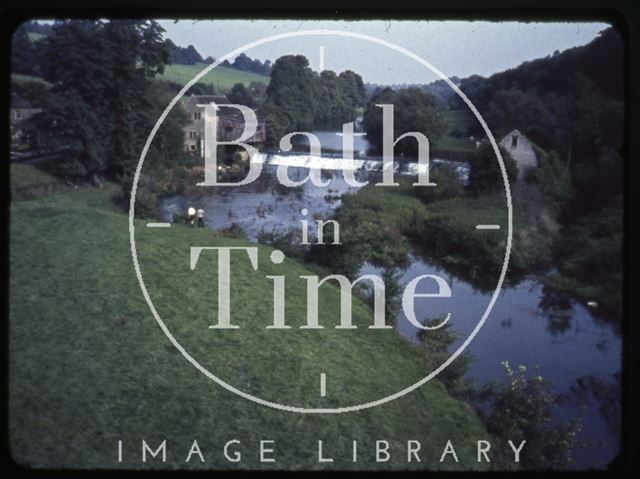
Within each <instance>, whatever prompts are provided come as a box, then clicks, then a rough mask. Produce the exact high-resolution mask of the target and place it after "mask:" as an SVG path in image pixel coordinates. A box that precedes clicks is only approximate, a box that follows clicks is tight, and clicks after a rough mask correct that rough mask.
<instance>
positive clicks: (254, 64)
mask: <svg viewBox="0 0 640 479" xmlns="http://www.w3.org/2000/svg"><path fill="white" fill-rule="evenodd" d="M222 66H224V67H229V68H235V69H236V70H240V71H243V72H251V73H257V74H258V75H269V74H270V73H271V62H270V61H269V60H266V61H265V62H264V63H262V62H261V61H260V60H258V59H257V58H254V59H251V58H249V57H248V56H247V55H246V54H244V53H241V54H240V55H238V56H237V57H236V58H235V59H234V60H233V62H229V60H225V61H224V62H222Z"/></svg>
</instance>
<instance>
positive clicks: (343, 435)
mask: <svg viewBox="0 0 640 479" xmlns="http://www.w3.org/2000/svg"><path fill="white" fill-rule="evenodd" d="M15 178H19V177H15ZM117 193H118V189H117V188H116V187H115V186H112V185H109V186H108V187H107V188H106V189H104V190H101V191H100V190H96V189H77V190H69V191H65V192H63V193H57V194H54V195H51V196H49V197H46V198H42V199H39V200H26V201H18V202H14V203H13V204H12V205H11V224H10V356H9V357H10V366H9V376H10V383H9V384H10V387H9V391H10V398H9V399H10V401H9V426H10V446H11V452H12V454H13V457H14V458H15V460H17V461H18V462H20V463H22V464H27V465H29V466H33V467H50V468H58V467H74V468H104V467H110V468H111V467H113V468H116V467H126V468H141V467H147V468H154V467H163V465H162V464H160V463H159V461H154V462H153V463H147V464H146V465H142V464H141V459H140V444H141V442H140V441H141V440H142V439H145V440H147V441H149V442H151V443H153V444H154V445H157V444H159V443H160V442H161V441H162V440H163V439H167V447H168V457H167V462H168V463H169V467H171V468H174V467H187V468H247V467H263V468H271V469H286V468H310V469H318V468H327V467H333V468H337V469H349V468H362V469H372V468H377V467H380V468H434V469H440V468H442V469H449V468H457V469H469V468H477V467H481V465H478V463H476V452H475V441H476V440H478V439H483V438H487V439H488V437H487V434H486V432H485V431H484V430H483V428H482V426H481V424H480V422H479V421H478V419H477V417H476V416H475V414H474V413H473V412H472V410H471V409H470V408H469V406H467V405H465V404H464V403H461V402H459V401H456V400H454V399H452V398H451V397H450V396H449V395H448V394H447V392H446V390H445V389H444V387H443V386H442V385H441V384H440V383H439V382H438V381H432V382H429V383H428V384H427V385H425V386H423V387H421V388H420V389H418V390H417V391H414V392H413V393H411V394H409V395H407V396H405V397H403V398H401V399H398V400H396V401H393V402H391V403H388V404H385V405H383V406H378V407H376V408H373V409H370V410H366V411H361V412H355V413H349V414H340V415H299V414H293V413H287V412H282V411H276V410H273V409H270V408H266V407H263V406H259V405H256V404H254V403H252V402H249V401H247V400H245V399H242V398H239V397H237V396H235V395H234V394H232V393H230V392H227V391H226V390H224V389H223V388H222V387H220V386H218V385H216V384H214V383H213V382H212V381H210V380H209V379H207V378H205V377H204V376H203V375H202V374H201V373H200V372H198V371H197V370H196V369H195V368H194V367H193V366H192V365H190V364H189V363H188V362H187V361H186V360H185V359H184V358H183V357H182V356H181V355H180V354H179V353H178V352H177V351H176V350H175V349H174V348H173V346H172V345H171V344H170V343H169V341H168V339H167V338H166V337H165V336H164V334H163V333H162V331H161V330H160V328H159V327H158V325H157V324H156V323H155V321H154V319H153V317H152V315H151V313H150V311H149V309H148V307H147V305H146V303H145V302H144V300H143V297H142V294H141V292H140V289H139V286H138V283H137V280H136V277H135V274H134V270H133V265H132V261H131V253H130V247H129V234H128V219H127V216H126V215H124V214H123V213H122V212H121V211H119V210H118V209H117V208H116V207H115V206H114V203H113V201H112V200H111V197H112V196H113V195H115V194H117ZM136 230H137V244H138V255H139V260H140V266H141V269H142V273H143V275H144V278H145V282H146V285H147V288H148V290H149V293H150V295H151V297H152V299H153V301H154V304H155V306H156V308H157V310H158V312H159V314H160V315H161V316H162V317H163V319H164V320H165V322H166V324H167V327H168V328H169V329H170V330H171V331H172V332H173V334H174V335H175V337H176V338H177V339H178V340H179V341H180V342H181V344H182V345H183V346H184V347H185V348H186V349H187V350H188V351H189V352H190V353H191V354H192V355H193V357H194V358H196V359H197V360H198V361H200V363H201V364H202V365H203V366H205V367H207V368H209V369H210V370H211V371H212V372H213V373H214V374H217V375H219V377H221V378H222V379H224V380H226V381H228V382H230V383H232V384H233V385H235V386H236V387H238V388H240V389H242V390H244V391H247V392H249V393H252V394H256V395H259V396H260V397H262V398H265V399H269V400H275V401H280V402H285V403H289V404H296V405H301V406H305V407H336V406H344V405H350V404H354V403H359V402H361V401H366V400H372V399H378V398H381V397H383V396H385V395H387V394H389V393H391V392H394V391H397V390H399V389H400V388H401V387H406V386H408V385H410V384H412V383H413V382H415V381H416V380H417V379H418V378H420V377H422V376H423V375H424V370H423V366H422V358H421V356H420V352H419V351H418V350H417V348H415V347H414V346H412V345H411V344H409V343H408V342H407V341H405V340H404V339H402V338H401V337H400V336H399V335H397V333H395V331H393V330H383V331H380V330H370V329H366V327H365V326H366V325H368V324H370V322H371V318H372V311H371V308H370V307H369V306H368V305H366V304H365V303H363V302H362V301H361V300H358V299H354V304H353V313H354V324H356V325H358V326H359V328H358V329H357V330H336V329H334V328H333V327H332V325H333V324H336V320H337V317H338V316H339V298H338V296H339V294H338V290H337V288H336V287H335V286H333V285H331V286H329V285H327V286H323V288H322V290H321V303H320V304H321V305H322V308H321V311H320V324H324V325H326V328H325V329H323V330H300V329H298V326H299V325H301V324H302V323H303V322H304V321H305V315H306V302H305V299H304V298H305V282H304V281H302V280H301V279H299V278H298V276H299V275H303V274H313V273H310V272H309V271H308V270H307V269H306V267H305V266H304V265H302V264H300V263H297V262H295V261H293V260H288V259H287V260H285V262H284V263H283V264H282V265H274V264H272V263H271V262H270V261H269V260H268V257H269V256H268V255H269V252H270V249H269V248H266V247H260V248H259V269H258V271H254V270H253V269H252V268H251V266H250V264H249V261H248V259H247V257H246V255H245V254H244V253H243V254H238V255H235V253H234V256H233V257H232V275H231V284H232V295H231V311H232V322H233V323H234V324H238V325H240V326H241V328H240V329H237V330H226V331H215V330H210V329H208V325H210V324H212V323H214V322H215V311H216V308H217V304H216V294H215V291H216V282H217V281H216V278H217V276H216V269H215V265H216V261H215V259H214V256H213V255H209V254H207V253H211V252H204V253H202V257H201V259H200V261H199V263H198V266H197V268H196V269H195V271H191V270H190V268H189V251H190V249H189V248H190V246H192V245H199V246H224V245H226V246H246V245H248V243H247V242H245V241H244V240H240V239H232V238H227V237H224V236H221V235H219V234H216V233H214V232H212V231H210V230H208V229H201V230H198V229H190V228H187V227H185V226H179V225H174V226H173V227H172V228H170V229H168V228H162V229H149V228H145V223H144V222H143V221H137V222H136ZM268 274H271V275H274V274H276V275H280V274H282V275H285V277H286V282H287V288H286V293H287V298H288V300H287V309H286V317H287V323H288V324H291V325H292V326H293V327H292V329H290V330H286V331H275V330H266V329H265V326H266V325H267V324H269V323H270V322H271V316H272V303H271V298H272V295H273V293H272V286H271V280H268V279H267V278H266V277H265V275H268ZM328 352H330V353H329V354H328ZM322 372H324V373H326V375H327V396H326V397H320V394H319V375H320V373H322ZM120 439H121V440H123V441H124V444H125V449H124V460H123V462H122V463H121V464H120V463H118V462H117V460H116V457H117V456H116V454H117V452H116V451H117V449H116V446H117V441H118V440H120ZM194 439H197V440H198V441H199V443H200V447H201V448H202V449H203V454H204V456H205V459H206V461H207V462H206V463H204V464H201V463H200V461H199V460H198V459H197V457H195V458H194V460H192V461H191V462H190V463H188V464H185V463H184V461H185V458H186V456H187V453H188V451H189V448H190V446H191V443H192V441H193V440H194ZM230 439H239V440H240V441H241V443H242V446H241V449H242V454H243V456H242V462H241V463H239V464H233V463H229V462H226V461H225V460H224V458H223V455H222V446H223V445H224V443H225V442H226V441H228V440H230ZM261 439H270V440H275V449H276V453H275V455H276V459H277V462H276V463H275V464H260V463H259V462H258V457H257V455H258V449H257V447H258V442H259V441H260V440H261ZM319 439H321V440H323V441H324V444H325V454H330V455H332V457H334V459H335V462H334V463H333V464H329V465H327V464H318V462H317V452H316V448H317V441H318V440H319ZM409 439H416V440H419V441H421V443H422V451H421V453H420V454H421V459H422V463H420V464H418V463H415V462H413V463H411V464H407V463H406V441H407V440H409ZM448 439H451V441H452V442H453V444H454V446H455V447H456V452H457V454H458V457H459V459H460V463H459V464H456V463H455V462H453V461H452V460H449V461H445V462H444V463H439V462H438V460H439V458H440V455H441V454H442V450H443V447H444V445H445V444H446V441H447V440H448ZM352 440H358V441H359V442H360V446H359V448H360V449H359V462H358V463H355V464H354V463H352V462H351V455H350V452H349V451H350V448H351V444H352ZM376 440H388V441H389V442H390V444H391V447H390V452H391V461H389V462H386V463H379V464H376V463H375V458H374V452H373V451H374V450H373V448H374V446H375V441H376ZM164 467H167V466H166V465H165V466H164Z"/></svg>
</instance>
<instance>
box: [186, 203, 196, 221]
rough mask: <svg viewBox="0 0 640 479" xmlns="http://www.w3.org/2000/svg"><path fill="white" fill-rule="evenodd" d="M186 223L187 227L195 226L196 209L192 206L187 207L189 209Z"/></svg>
mask: <svg viewBox="0 0 640 479" xmlns="http://www.w3.org/2000/svg"><path fill="white" fill-rule="evenodd" d="M187 221H188V223H189V226H193V225H194V224H195V221H196V209H195V208H194V207H193V206H189V209H188V210H187Z"/></svg>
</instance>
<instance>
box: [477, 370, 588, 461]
mask: <svg viewBox="0 0 640 479" xmlns="http://www.w3.org/2000/svg"><path fill="white" fill-rule="evenodd" d="M502 364H503V366H504V368H505V371H506V374H507V383H506V384H504V385H502V386H494V390H493V392H492V394H491V397H492V405H491V412H490V413H489V414H488V416H486V417H485V418H484V420H483V422H484V423H485V425H486V427H487V430H488V431H489V433H491V434H492V435H493V436H495V437H500V438H509V439H510V440H511V441H513V443H514V444H516V445H518V444H520V442H521V441H527V442H526V445H525V448H526V454H521V456H520V463H518V464H515V463H514V462H513V457H512V456H510V454H511V453H510V451H509V450H506V451H505V450H501V451H496V457H495V459H493V460H492V461H493V462H492V467H493V468H494V469H497V470H513V469H515V468H518V467H519V468H521V469H523V470H525V471H532V470H534V471H535V470H553V471H559V470H563V469H567V468H568V467H569V465H570V463H571V451H572V449H573V446H574V443H575V438H576V434H577V433H578V432H579V430H580V421H579V420H572V421H568V422H563V423H561V424H558V425H554V424H553V422H552V420H553V409H554V405H555V403H556V401H557V400H558V398H557V397H556V396H555V395H554V394H553V393H552V392H551V385H550V384H549V383H548V382H546V381H545V380H544V379H543V378H542V377H541V376H540V375H538V374H534V375H533V376H530V377H527V369H526V367H525V366H518V368H517V370H515V371H514V370H513V369H512V368H511V366H510V365H509V363H508V362H507V361H504V362H503V363H502Z"/></svg>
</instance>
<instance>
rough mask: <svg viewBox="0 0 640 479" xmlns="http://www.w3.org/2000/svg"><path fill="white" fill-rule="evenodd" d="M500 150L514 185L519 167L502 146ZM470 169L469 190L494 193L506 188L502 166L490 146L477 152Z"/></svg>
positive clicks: (508, 175) (510, 182)
mask: <svg viewBox="0 0 640 479" xmlns="http://www.w3.org/2000/svg"><path fill="white" fill-rule="evenodd" d="M499 148H500V154H501V155H502V159H503V161H504V166H505V169H506V170H507V177H508V178H509V184H510V185H513V184H514V183H515V181H516V180H517V179H518V166H517V165H516V162H515V161H514V160H513V158H512V157H511V155H510V154H509V152H508V151H507V150H505V149H504V148H503V147H502V146H500V147H499ZM470 167H471V169H470V171H469V188H470V189H471V190H472V191H473V192H474V193H476V194H482V193H492V192H496V191H500V190H502V189H503V188H504V182H503V180H502V173H501V171H500V165H499V164H498V160H497V158H496V155H495V152H494V151H493V147H492V146H491V145H490V144H488V143H484V144H483V145H481V146H480V148H478V149H477V150H476V152H475V155H473V158H472V159H471V161H470Z"/></svg>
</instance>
